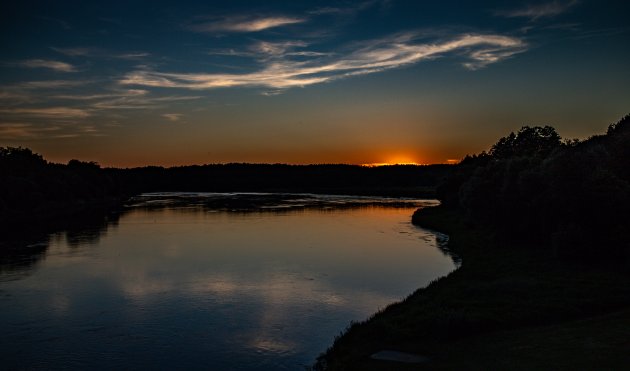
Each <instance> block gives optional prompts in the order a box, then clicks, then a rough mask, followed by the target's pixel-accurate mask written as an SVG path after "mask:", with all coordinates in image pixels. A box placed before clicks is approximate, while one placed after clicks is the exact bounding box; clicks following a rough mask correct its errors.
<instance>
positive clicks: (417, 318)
mask: <svg viewBox="0 0 630 371" xmlns="http://www.w3.org/2000/svg"><path fill="white" fill-rule="evenodd" d="M628 148H630V120H629V118H628V117H625V118H624V119H622V121H620V122H619V123H617V124H614V125H611V127H610V129H609V131H608V133H607V134H606V135H603V136H596V137H593V138H590V139H589V140H586V141H583V142H568V143H566V142H565V143H562V142H561V141H560V138H559V137H557V134H555V131H553V129H551V128H523V129H522V130H521V131H520V132H519V133H518V134H511V135H510V136H508V137H506V138H503V139H501V140H500V141H499V142H498V143H497V144H496V145H495V146H494V147H493V148H492V150H491V151H490V153H488V154H485V153H484V154H481V155H479V156H474V157H469V158H467V159H466V160H465V161H463V163H462V165H460V166H459V168H458V170H457V171H456V172H455V173H454V174H453V176H452V177H451V178H450V179H448V180H447V181H446V182H445V184H444V185H443V186H442V187H441V188H440V196H441V198H442V200H443V201H444V203H443V205H442V206H439V207H436V208H430V209H423V210H420V211H418V212H416V213H415V214H414V217H413V222H414V223H415V224H418V225H421V226H424V227H428V228H433V229H436V230H439V231H441V232H444V233H447V234H449V236H450V240H449V248H450V249H451V250H452V251H453V252H454V253H455V254H457V255H459V256H460V257H461V258H462V261H463V264H462V265H461V267H460V268H459V269H457V270H456V271H454V272H453V273H451V274H450V275H448V276H447V277H444V278H442V279H439V280H437V281H435V282H433V283H432V284H430V285H429V286H428V287H426V288H424V289H420V290H418V291H416V292H415V293H413V294H412V295H411V296H409V297H408V298H407V299H406V300H404V301H403V302H401V303H397V304H393V305H391V306H390V307H388V308H386V309H385V310H383V311H381V312H379V313H377V314H375V315H374V316H373V317H372V318H370V319H369V320H367V321H365V322H363V323H359V324H354V325H352V326H351V327H350V328H349V329H348V330H347V331H346V332H345V333H344V334H343V335H342V336H340V337H339V338H338V339H336V341H335V343H334V344H333V346H332V347H331V348H330V349H329V350H328V351H327V352H326V353H325V354H323V355H322V356H321V357H320V358H319V360H318V362H317V364H316V365H315V369H327V370H388V369H400V370H404V369H419V370H420V369H421V370H442V369H444V370H449V369H462V368H463V369H522V370H529V369H554V370H558V369H575V368H579V369H623V368H627V367H628V366H629V365H630V355H628V353H627V346H628V344H630V330H628V327H627V324H628V323H630V274H629V271H630V269H628V267H629V264H628V249H629V248H630V244H629V243H628V238H629V237H630V236H629V233H628V232H627V231H628V227H629V226H628V223H629V222H628V220H627V219H626V218H624V217H623V216H624V215H628V214H627V212H628V211H629V209H628V205H629V204H628V196H629V195H630V192H628V181H629V178H628V171H629V169H630V167H628V166H627V165H628V164H627V161H628V159H629V158H630V156H627V155H628V153H627V151H628ZM624 324H625V326H624ZM384 349H389V350H397V351H404V352H410V353H414V354H419V355H422V356H426V357H428V359H429V360H428V362H426V363H422V364H412V365H405V364H393V363H391V362H387V361H377V360H372V359H371V358H370V355H371V354H373V353H375V352H377V351H380V350H384Z"/></svg>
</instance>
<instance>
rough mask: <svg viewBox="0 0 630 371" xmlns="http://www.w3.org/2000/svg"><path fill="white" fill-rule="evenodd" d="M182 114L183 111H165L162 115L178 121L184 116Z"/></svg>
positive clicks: (172, 120)
mask: <svg viewBox="0 0 630 371" xmlns="http://www.w3.org/2000/svg"><path fill="white" fill-rule="evenodd" d="M182 116H183V115H182V114H181V113H165V114H163V115H162V117H164V118H165V119H167V120H169V121H171V122H177V121H179V120H180V119H181V118H182Z"/></svg>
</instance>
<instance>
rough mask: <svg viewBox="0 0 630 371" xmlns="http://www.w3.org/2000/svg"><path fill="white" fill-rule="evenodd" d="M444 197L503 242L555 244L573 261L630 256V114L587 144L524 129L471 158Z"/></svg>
mask: <svg viewBox="0 0 630 371" xmlns="http://www.w3.org/2000/svg"><path fill="white" fill-rule="evenodd" d="M438 198H439V199H441V200H442V202H443V204H444V205H445V206H446V207H449V208H454V209H457V210H458V212H459V213H460V214H462V215H464V217H465V218H466V220H467V221H468V222H469V223H470V224H471V225H478V226H480V225H481V226H484V227H488V226H489V227H490V228H491V229H492V230H493V231H494V232H495V233H496V237H497V238H499V239H501V238H503V239H506V238H509V239H510V240H511V241H515V240H516V241H522V242H523V243H524V244H525V243H526V244H527V245H528V246H541V247H545V248H547V247H549V246H551V247H552V248H553V249H552V251H553V252H554V253H555V254H557V255H558V256H559V257H562V258H567V259H570V258H584V257H588V258H593V257H595V256H598V257H614V258H619V257H622V256H626V257H627V256H629V255H628V254H629V253H630V233H628V227H630V222H629V219H628V215H630V115H627V116H625V117H623V118H622V119H621V120H620V121H619V122H617V123H615V124H612V125H610V126H609V128H608V131H607V133H606V134H605V135H596V136H593V137H591V138H589V139H586V140H583V141H578V140H565V141H562V140H561V138H560V136H559V135H558V133H556V131H555V129H554V128H552V127H549V126H544V127H529V126H525V127H523V128H521V129H520V130H519V131H518V132H517V133H511V134H510V135H508V136H506V137H503V138H501V139H500V140H499V141H497V142H496V144H494V145H493V146H492V148H491V149H490V150H489V152H487V153H486V152H483V153H481V154H479V155H474V156H467V157H466V158H464V159H463V160H462V161H461V163H460V164H459V165H457V168H456V169H455V171H453V172H452V173H451V175H450V176H448V177H447V178H446V179H445V181H444V183H442V184H441V185H440V186H439V187H438ZM532 242H533V243H532ZM602 252H604V253H603V254H602Z"/></svg>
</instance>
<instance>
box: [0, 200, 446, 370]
mask: <svg viewBox="0 0 630 371" xmlns="http://www.w3.org/2000/svg"><path fill="white" fill-rule="evenodd" d="M430 204H434V202H432V201H422V200H405V201H400V200H391V199H372V198H361V197H339V196H312V195H282V196H278V195H264V194H257V195H253V194H249V195H242V194H241V195H234V194H230V195H226V194H153V195H147V196H145V197H140V198H137V199H135V200H134V201H133V202H131V203H130V206H129V207H128V208H127V209H126V210H125V211H124V212H123V213H122V214H120V215H116V216H115V217H111V216H110V217H109V220H108V221H107V222H104V223H100V224H98V223H97V225H92V226H91V227H84V228H75V229H72V230H66V231H63V232H59V233H56V234H53V235H51V236H49V237H48V238H47V239H44V240H43V241H41V242H40V243H39V244H33V243H31V246H30V248H29V249H31V250H32V249H35V251H36V253H35V254H23V255H19V256H18V257H13V258H11V259H3V263H2V265H1V266H0V305H1V308H2V309H1V310H0V323H1V324H2V337H1V340H0V347H1V349H2V350H1V351H0V352H1V353H0V354H1V355H2V362H3V366H4V367H7V368H26V369H36V368H46V369H60V368H72V369H113V368H124V369H139V368H150V369H172V368H175V367H177V368H186V369H217V370H219V369H230V370H276V369H277V370H283V369H287V370H295V369H301V368H302V365H309V364H312V362H313V361H314V359H315V357H316V356H317V355H318V354H319V353H320V352H322V351H324V350H325V349H326V347H328V346H329V345H330V344H331V343H332V341H333V339H334V336H335V335H337V334H339V332H340V331H342V330H343V329H344V328H345V327H346V326H347V325H348V324H349V323H350V322H351V321H359V320H363V319H365V318H367V317H368V316H369V315H371V314H373V313H374V312H375V311H377V310H378V309H380V308H383V307H385V306H386V305H388V304H390V303H392V302H394V301H398V300H400V299H402V298H404V297H405V296H407V295H408V294H410V293H411V292H413V291H414V290H415V289H417V288H418V287H421V286H424V285H426V284H427V283H428V282H429V281H431V280H433V279H435V278H437V277H439V276H443V275H445V274H446V273H448V272H449V271H451V270H452V269H454V263H453V260H452V259H451V258H450V257H449V256H447V255H445V253H444V252H442V251H441V250H440V249H439V248H438V246H437V245H438V241H436V240H439V239H440V237H442V236H436V234H434V233H432V232H430V231H427V230H423V229H420V228H417V227H415V226H413V225H411V223H410V219H411V214H412V213H413V211H414V210H415V209H416V207H418V206H422V205H430ZM25 251H30V250H28V249H27V250H25Z"/></svg>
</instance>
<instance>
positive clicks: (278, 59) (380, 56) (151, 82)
mask: <svg viewBox="0 0 630 371" xmlns="http://www.w3.org/2000/svg"><path fill="white" fill-rule="evenodd" d="M418 37H419V36H418V35H416V34H412V33H408V34H399V35H394V36H391V37H387V38H383V39H379V40H373V41H371V42H369V43H364V44H363V46H362V47H358V48H355V49H354V50H350V51H348V52H347V53H345V54H344V55H337V54H334V55H323V56H322V55H320V54H322V53H316V54H313V55H312V58H308V59H307V60H295V59H292V58H291V56H295V52H294V51H293V50H292V48H294V47H301V46H303V45H304V44H301V43H282V44H273V45H272V44H269V43H266V44H259V52H260V54H261V57H260V60H261V61H262V68H261V69H260V70H258V71H255V72H250V73H244V74H233V73H167V72H157V71H152V70H136V71H133V72H130V73H128V74H127V75H125V76H124V78H122V79H121V80H120V81H119V83H120V84H123V85H136V86H149V87H160V88H183V89H193V90H203V89H215V88H229V87H239V86H258V87H265V88H271V89H276V90H277V89H287V88H291V87H304V86H308V85H313V84H319V83H324V82H327V81H331V80H335V79H340V78H344V77H349V76H356V75H363V74H370V73H376V72H381V71H385V70H390V69H394V68H400V67H403V66H407V65H412V64H415V63H418V62H421V61H425V60H429V59H434V58H438V57H442V56H444V55H447V54H458V55H462V56H464V57H465V58H467V61H466V62H465V63H463V65H464V66H465V67H466V68H468V69H471V70H475V69H479V68H483V67H485V66H487V65H489V64H492V63H497V62H499V61H501V60H504V59H506V58H509V57H511V56H512V55H514V54H517V53H520V52H523V51H525V50H526V48H527V45H526V43H525V42H524V41H522V40H521V39H518V38H514V37H509V36H502V35H482V34H466V35H460V36H458V37H455V38H452V39H450V40H443V41H440V42H434V43H427V42H424V43H420V42H418V40H417V39H418ZM269 56H272V57H273V58H269Z"/></svg>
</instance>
